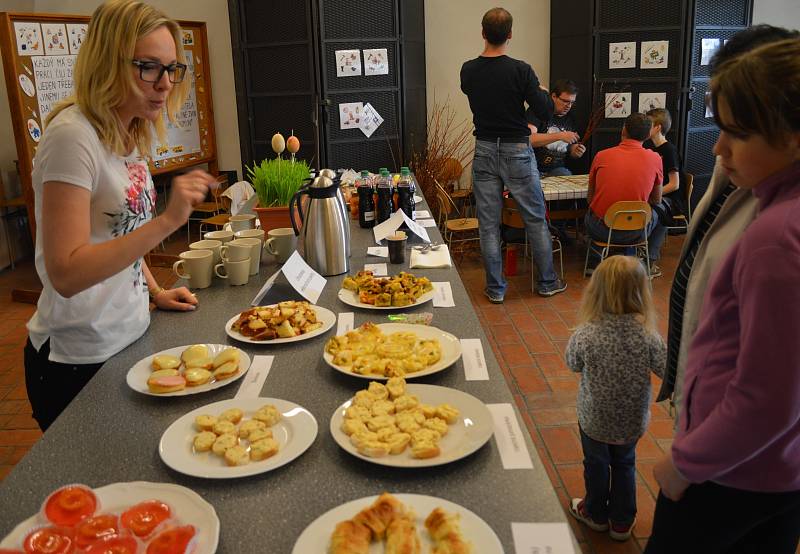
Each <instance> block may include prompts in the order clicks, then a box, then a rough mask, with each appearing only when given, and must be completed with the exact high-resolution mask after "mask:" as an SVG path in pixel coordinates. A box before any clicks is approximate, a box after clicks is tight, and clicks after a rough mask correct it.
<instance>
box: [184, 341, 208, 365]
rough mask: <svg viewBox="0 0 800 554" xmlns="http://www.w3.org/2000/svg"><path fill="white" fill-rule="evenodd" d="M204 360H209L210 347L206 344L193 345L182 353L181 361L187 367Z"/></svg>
mask: <svg viewBox="0 0 800 554" xmlns="http://www.w3.org/2000/svg"><path fill="white" fill-rule="evenodd" d="M202 358H208V347H207V346H206V345H205V344H195V345H192V346H190V347H189V348H187V349H186V350H184V351H183V352H182V353H181V360H182V361H183V363H184V364H187V365H189V362H192V361H196V360H199V359H202Z"/></svg>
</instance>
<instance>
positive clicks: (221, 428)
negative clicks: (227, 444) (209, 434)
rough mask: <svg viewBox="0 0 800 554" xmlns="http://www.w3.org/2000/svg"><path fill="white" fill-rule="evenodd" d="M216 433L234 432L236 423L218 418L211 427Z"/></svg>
mask: <svg viewBox="0 0 800 554" xmlns="http://www.w3.org/2000/svg"><path fill="white" fill-rule="evenodd" d="M211 430H212V431H214V433H216V434H217V435H227V434H230V433H236V424H234V423H231V422H230V421H227V420H225V419H218V420H217V422H216V423H215V424H214V426H213V427H212V428H211Z"/></svg>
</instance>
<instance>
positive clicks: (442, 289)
mask: <svg viewBox="0 0 800 554" xmlns="http://www.w3.org/2000/svg"><path fill="white" fill-rule="evenodd" d="M432 284H433V307H434V308H452V307H453V306H455V305H456V301H455V300H453V289H452V287H451V286H450V281H434V282H433V283H432Z"/></svg>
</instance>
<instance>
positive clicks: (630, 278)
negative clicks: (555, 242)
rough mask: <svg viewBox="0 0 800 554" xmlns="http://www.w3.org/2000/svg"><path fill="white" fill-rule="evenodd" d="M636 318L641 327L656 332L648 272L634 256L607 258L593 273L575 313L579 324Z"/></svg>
mask: <svg viewBox="0 0 800 554" xmlns="http://www.w3.org/2000/svg"><path fill="white" fill-rule="evenodd" d="M608 314H615V315H622V314H637V315H638V316H640V317H639V319H640V321H641V322H642V323H643V325H644V326H645V327H646V328H647V329H649V330H651V331H655V325H656V314H655V309H654V308H653V295H652V292H651V289H650V279H649V278H648V277H647V271H646V270H645V268H644V267H643V266H642V264H641V263H640V262H639V260H638V259H637V258H634V257H633V256H610V257H608V258H606V259H605V260H603V261H602V262H601V263H600V265H598V266H597V268H596V269H595V270H594V273H593V274H592V279H591V280H590V281H589V286H588V287H586V290H585V291H584V293H583V301H582V302H581V307H580V310H579V311H578V319H579V321H580V323H589V322H592V321H597V320H599V319H600V318H601V317H603V316H604V315H608Z"/></svg>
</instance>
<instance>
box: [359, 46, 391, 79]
mask: <svg viewBox="0 0 800 554" xmlns="http://www.w3.org/2000/svg"><path fill="white" fill-rule="evenodd" d="M388 74H389V54H388V53H387V50H386V48H374V49H371V50H364V75H388Z"/></svg>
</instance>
